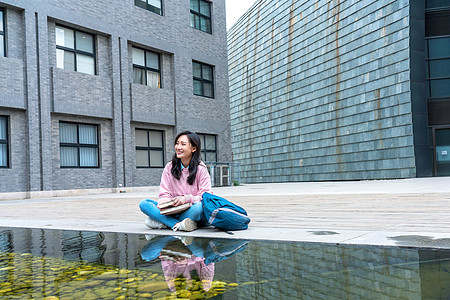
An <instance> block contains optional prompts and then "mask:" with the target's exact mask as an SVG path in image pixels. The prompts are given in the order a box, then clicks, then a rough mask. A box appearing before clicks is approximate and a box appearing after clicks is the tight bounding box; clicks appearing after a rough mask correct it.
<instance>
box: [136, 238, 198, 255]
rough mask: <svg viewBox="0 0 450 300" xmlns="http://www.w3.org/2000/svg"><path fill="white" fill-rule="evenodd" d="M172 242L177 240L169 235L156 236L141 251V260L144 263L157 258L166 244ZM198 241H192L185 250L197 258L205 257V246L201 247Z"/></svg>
mask: <svg viewBox="0 0 450 300" xmlns="http://www.w3.org/2000/svg"><path fill="white" fill-rule="evenodd" d="M173 241H178V239H177V238H176V237H174V236H170V235H158V236H156V237H154V238H152V239H151V240H150V241H149V242H148V244H147V245H145V246H144V248H142V250H141V257H142V259H143V260H145V261H152V260H154V259H156V258H158V257H159V255H160V252H161V250H163V249H164V248H165V247H166V246H167V244H168V243H170V242H173ZM199 241H201V239H194V240H193V241H192V243H191V244H190V245H187V246H186V248H187V249H188V250H189V251H190V252H191V253H192V254H194V255H195V256H197V257H205V249H204V248H205V245H202V244H201V243H199ZM206 246H207V244H206Z"/></svg>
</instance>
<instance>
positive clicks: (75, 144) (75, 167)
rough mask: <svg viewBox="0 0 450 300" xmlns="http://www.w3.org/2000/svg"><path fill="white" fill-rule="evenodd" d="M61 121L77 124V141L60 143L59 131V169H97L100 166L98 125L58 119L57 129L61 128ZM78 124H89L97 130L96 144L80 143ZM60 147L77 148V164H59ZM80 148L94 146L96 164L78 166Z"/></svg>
mask: <svg viewBox="0 0 450 300" xmlns="http://www.w3.org/2000/svg"><path fill="white" fill-rule="evenodd" d="M61 123H66V124H75V125H76V126H77V142H76V143H61V134H60V133H59V166H60V168H61V169H99V168H100V130H99V129H100V126H99V125H98V124H92V123H82V122H67V121H59V129H60V128H61ZM80 125H90V126H94V127H95V128H96V130H97V144H96V145H94V144H81V143H80V131H79V126H80ZM61 147H72V148H77V165H76V166H63V165H61ZM80 148H96V149H97V166H80Z"/></svg>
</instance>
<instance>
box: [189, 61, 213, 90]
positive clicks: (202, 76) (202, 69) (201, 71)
mask: <svg viewBox="0 0 450 300" xmlns="http://www.w3.org/2000/svg"><path fill="white" fill-rule="evenodd" d="M192 73H193V75H194V95H198V96H204V97H209V98H214V82H213V67H212V66H210V65H207V64H203V63H199V62H195V61H194V62H192Z"/></svg>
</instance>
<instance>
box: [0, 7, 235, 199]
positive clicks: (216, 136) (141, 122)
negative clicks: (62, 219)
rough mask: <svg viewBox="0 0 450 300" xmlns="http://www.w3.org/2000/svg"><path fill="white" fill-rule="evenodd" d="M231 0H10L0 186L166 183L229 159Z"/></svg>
mask: <svg viewBox="0 0 450 300" xmlns="http://www.w3.org/2000/svg"><path fill="white" fill-rule="evenodd" d="M226 43H227V42H226V26H225V1H224V0H217V1H204V0H191V1H190V3H189V1H181V2H174V1H164V0H147V1H144V0H126V1H118V0H113V1H103V0H101V1H94V2H92V1H85V0H82V1H75V2H74V1H67V0H59V1H56V0H52V1H42V0H37V1H21V0H19V1H17V0H14V1H12V0H11V1H9V0H8V1H0V178H1V180H0V192H24V191H55V190H71V189H98V188H116V187H120V186H123V187H130V186H148V185H158V184H159V180H160V176H161V173H162V170H163V166H164V164H165V163H166V162H168V161H169V160H170V159H171V156H172V155H173V146H172V145H173V138H174V135H175V134H176V133H177V132H180V131H182V130H191V131H195V132H197V133H199V134H201V138H202V139H203V149H205V151H204V152H203V153H202V154H203V158H204V160H208V161H214V160H221V161H229V160H231V145H230V142H229V141H230V121H229V102H228V69H227V44H226Z"/></svg>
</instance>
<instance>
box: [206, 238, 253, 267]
mask: <svg viewBox="0 0 450 300" xmlns="http://www.w3.org/2000/svg"><path fill="white" fill-rule="evenodd" d="M249 242H250V241H247V240H236V239H213V240H210V241H209V243H208V247H207V248H206V251H205V253H204V257H205V264H207V265H209V264H210V263H213V262H217V261H221V260H225V259H229V258H230V257H232V256H233V255H235V254H236V253H239V252H241V251H243V250H244V249H245V248H246V247H247V244H248V243H249Z"/></svg>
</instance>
